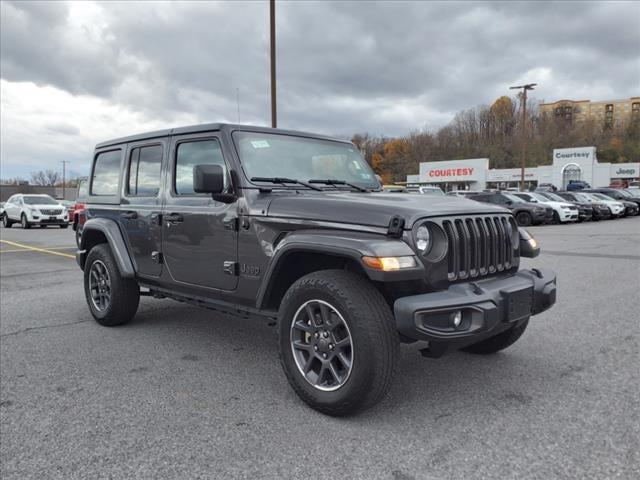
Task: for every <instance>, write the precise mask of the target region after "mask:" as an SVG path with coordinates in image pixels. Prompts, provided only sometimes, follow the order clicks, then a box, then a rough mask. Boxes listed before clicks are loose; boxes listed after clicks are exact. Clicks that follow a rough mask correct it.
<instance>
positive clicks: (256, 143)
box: [251, 140, 269, 148]
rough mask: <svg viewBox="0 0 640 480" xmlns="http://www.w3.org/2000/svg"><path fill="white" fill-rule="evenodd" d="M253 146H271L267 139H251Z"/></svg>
mask: <svg viewBox="0 0 640 480" xmlns="http://www.w3.org/2000/svg"><path fill="white" fill-rule="evenodd" d="M251 146H252V147H253V148H269V142H267V141H266V140H251Z"/></svg>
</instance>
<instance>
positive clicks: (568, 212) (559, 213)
mask: <svg viewBox="0 0 640 480" xmlns="http://www.w3.org/2000/svg"><path fill="white" fill-rule="evenodd" d="M514 195H517V196H518V197H520V198H522V199H523V200H526V201H527V202H532V203H544V204H545V205H549V206H550V207H551V208H553V220H554V222H555V223H566V222H577V221H578V213H579V212H578V207H576V206H575V205H572V204H570V203H566V202H558V201H554V200H550V199H548V198H547V197H545V196H544V195H541V194H539V193H535V192H518V193H514Z"/></svg>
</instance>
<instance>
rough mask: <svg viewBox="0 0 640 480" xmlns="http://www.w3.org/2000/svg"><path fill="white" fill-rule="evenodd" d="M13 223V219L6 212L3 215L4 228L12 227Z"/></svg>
mask: <svg viewBox="0 0 640 480" xmlns="http://www.w3.org/2000/svg"><path fill="white" fill-rule="evenodd" d="M11 225H13V221H11V220H10V219H9V216H8V215H7V214H6V213H5V214H3V215H2V226H3V227H4V228H11Z"/></svg>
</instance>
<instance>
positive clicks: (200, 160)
mask: <svg viewBox="0 0 640 480" xmlns="http://www.w3.org/2000/svg"><path fill="white" fill-rule="evenodd" d="M196 165H220V166H221V167H222V168H223V169H224V171H225V181H224V185H225V188H226V187H227V186H228V185H229V182H228V178H227V175H226V173H227V166H226V164H225V163H224V157H223V156H222V149H221V148H220V144H219V143H218V141H217V140H213V139H210V140H200V141H193V142H182V143H180V144H178V151H177V153H176V168H175V191H176V194H178V195H196V193H195V192H194V191H193V167H195V166H196Z"/></svg>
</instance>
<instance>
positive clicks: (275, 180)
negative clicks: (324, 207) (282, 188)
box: [251, 177, 322, 192]
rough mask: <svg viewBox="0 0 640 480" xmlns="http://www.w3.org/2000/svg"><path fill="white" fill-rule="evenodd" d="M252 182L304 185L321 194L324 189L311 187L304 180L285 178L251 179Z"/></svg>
mask: <svg viewBox="0 0 640 480" xmlns="http://www.w3.org/2000/svg"><path fill="white" fill-rule="evenodd" d="M251 181H252V182H271V183H279V184H280V185H285V184H287V183H297V184H298V185H302V186H303V187H307V188H310V189H311V190H317V191H318V192H321V191H322V189H321V188H318V187H316V186H315V185H309V184H308V183H307V182H303V181H302V180H296V179H295V178H283V177H251Z"/></svg>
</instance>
